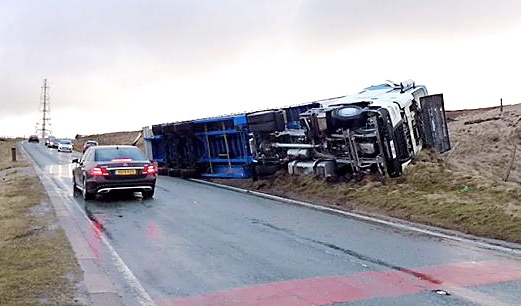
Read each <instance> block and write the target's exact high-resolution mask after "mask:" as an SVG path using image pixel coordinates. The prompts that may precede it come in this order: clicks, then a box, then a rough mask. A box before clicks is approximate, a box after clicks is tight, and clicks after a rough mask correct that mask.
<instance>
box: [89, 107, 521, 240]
mask: <svg viewBox="0 0 521 306" xmlns="http://www.w3.org/2000/svg"><path fill="white" fill-rule="evenodd" d="M447 117H448V118H450V122H449V133H450V137H451V142H452V146H453V149H452V150H451V151H450V152H447V153H444V154H435V153H432V152H429V151H425V150H424V151H423V152H422V153H421V154H420V155H419V156H418V157H417V158H416V159H415V161H414V162H413V163H412V165H410V166H409V167H408V168H407V169H406V171H405V174H404V175H403V176H402V177H399V178H396V179H388V178H377V177H371V176H366V177H365V178H364V179H363V180H362V181H361V182H334V183H331V182H325V181H323V180H321V179H316V178H312V177H305V178H302V177H291V176H288V175H287V174H286V173H283V172H281V173H278V174H277V175H275V176H273V177H270V178H267V179H263V180H259V181H256V182H254V181H252V180H214V181H216V182H219V183H223V184H228V185H233V186H237V187H241V188H246V189H251V190H259V191H262V192H266V193H271V194H276V195H281V196H285V197H289V198H294V199H299V200H305V201H309V202H314V203H317V204H322V205H327V206H333V207H336V208H340V209H345V210H354V211H360V212H366V213H375V214H382V215H388V216H392V217H397V218H401V219H404V220H410V221H414V222H420V223H424V224H428V225H434V226H439V227H444V228H447V229H453V230H458V231H461V232H465V233H469V234H474V235H479V236H485V237H490V238H497V239H503V240H508V241H512V242H521V200H520V199H521V152H519V151H520V150H521V104H519V105H511V106H505V108H504V111H503V112H500V111H499V109H497V108H487V109H476V110H463V111H449V112H447ZM136 135H137V132H124V133H113V134H102V135H91V136H88V137H90V138H92V139H98V140H100V141H101V143H107V144H108V143H114V142H121V141H125V142H131V141H132V140H133V139H134V138H135V136H136ZM90 138H89V139H90ZM83 139H86V138H80V141H82V140H83ZM140 142H142V140H140ZM515 146H517V149H518V151H517V154H516V156H515V159H514V160H513V164H512V169H511V171H510V173H509V175H508V180H507V181H505V180H504V179H505V178H506V174H507V171H508V169H509V165H510V162H511V160H512V155H513V151H514V147H515Z"/></svg>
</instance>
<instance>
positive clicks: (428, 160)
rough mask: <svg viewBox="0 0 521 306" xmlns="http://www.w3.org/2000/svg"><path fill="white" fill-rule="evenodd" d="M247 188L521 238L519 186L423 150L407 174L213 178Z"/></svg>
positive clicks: (475, 232)
mask: <svg viewBox="0 0 521 306" xmlns="http://www.w3.org/2000/svg"><path fill="white" fill-rule="evenodd" d="M213 181H214V182H217V183H221V184H226V185H232V186H235V187H240V188H244V189H249V190H257V191H261V192H265V193H269V194H274V195H279V196H283V197H287V198H291V199H297V200H301V201H307V202H313V203H316V204H320V205H325V206H330V207H335V208H339V209H343V210H351V211H363V212H370V213H376V214H382V215H388V216H392V217H397V218H400V219H403V220H408V221H413V222H418V223H423V224H428V225H433V226H438V227H442V228H446V229H452V230H457V231H460V232H463V233H467V234H473V235H478V236H482V237H488V238H494V239H501V240H506V241H511V242H517V243H521V203H520V200H519V199H521V188H519V186H516V184H511V183H508V182H502V181H501V180H496V181H494V180H488V179H484V178H483V177H480V176H473V175H466V174H464V173H461V172H458V171H455V170H452V169H451V167H450V166H448V165H447V164H446V163H445V162H444V161H443V160H441V159H438V158H437V155H436V154H434V153H430V152H422V153H421V154H420V155H419V156H418V158H417V159H416V160H415V162H414V164H413V165H411V166H410V167H408V168H407V169H406V173H405V175H404V176H402V177H399V178H395V179H388V178H378V179H377V178H375V177H371V176H367V177H365V178H364V179H363V180H362V181H360V182H348V183H345V182H334V183H331V182H326V181H324V180H323V179H319V178H313V177H294V176H289V175H288V174H287V173H285V172H281V173H278V174H277V175H275V176H274V177H271V178H269V179H262V180H258V181H252V180H213Z"/></svg>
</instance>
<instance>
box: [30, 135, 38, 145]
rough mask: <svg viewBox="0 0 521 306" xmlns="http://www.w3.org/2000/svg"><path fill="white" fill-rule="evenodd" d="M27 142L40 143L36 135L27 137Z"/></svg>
mask: <svg viewBox="0 0 521 306" xmlns="http://www.w3.org/2000/svg"><path fill="white" fill-rule="evenodd" d="M28 141H29V142H36V143H40V139H39V138H38V136H37V135H31V136H29V140H28Z"/></svg>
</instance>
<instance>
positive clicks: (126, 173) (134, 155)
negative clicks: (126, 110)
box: [72, 145, 157, 200]
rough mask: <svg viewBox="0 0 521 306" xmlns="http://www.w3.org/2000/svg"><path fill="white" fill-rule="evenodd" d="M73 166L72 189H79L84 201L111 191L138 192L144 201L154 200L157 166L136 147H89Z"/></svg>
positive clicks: (74, 160) (74, 161) (75, 160)
mask: <svg viewBox="0 0 521 306" xmlns="http://www.w3.org/2000/svg"><path fill="white" fill-rule="evenodd" d="M72 162H73V164H74V166H73V169H72V184H73V189H79V190H80V191H81V192H82V195H83V199H85V200H91V199H93V198H94V197H95V195H96V194H105V193H109V192H112V191H129V192H134V191H141V193H142V195H143V198H151V197H153V196H154V190H155V186H156V179H157V166H156V165H155V164H153V163H152V162H150V160H148V159H147V158H146V156H145V154H143V152H142V151H141V150H140V149H139V148H138V147H134V146H129V145H112V146H92V147H90V148H88V149H87V150H86V151H85V153H84V154H83V156H82V157H81V159H79V160H78V159H73V160H72Z"/></svg>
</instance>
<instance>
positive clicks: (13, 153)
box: [11, 148, 16, 162]
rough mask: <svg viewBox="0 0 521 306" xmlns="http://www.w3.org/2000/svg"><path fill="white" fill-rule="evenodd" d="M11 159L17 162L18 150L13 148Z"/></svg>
mask: <svg viewBox="0 0 521 306" xmlns="http://www.w3.org/2000/svg"><path fill="white" fill-rule="evenodd" d="M11 158H12V159H13V161H14V162H15V161H16V148H11Z"/></svg>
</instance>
